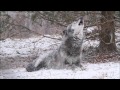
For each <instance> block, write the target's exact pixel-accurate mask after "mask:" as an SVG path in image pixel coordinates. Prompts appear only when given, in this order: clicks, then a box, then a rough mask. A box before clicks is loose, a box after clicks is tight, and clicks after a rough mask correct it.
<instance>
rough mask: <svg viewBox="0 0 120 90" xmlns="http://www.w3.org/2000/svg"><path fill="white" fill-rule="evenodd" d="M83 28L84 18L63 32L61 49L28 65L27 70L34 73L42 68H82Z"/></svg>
mask: <svg viewBox="0 0 120 90" xmlns="http://www.w3.org/2000/svg"><path fill="white" fill-rule="evenodd" d="M83 28H84V20H83V18H80V19H79V20H78V21H75V22H73V23H72V24H70V25H68V27H67V29H66V30H64V31H63V33H64V35H63V40H62V43H61V45H60V47H58V49H57V50H55V51H53V52H51V53H49V54H47V55H46V56H45V57H40V58H38V59H36V60H34V61H33V62H32V63H30V64H28V66H27V68H26V70H27V71H28V72H32V71H37V70H39V69H42V68H54V69H62V68H67V67H73V66H79V67H82V65H81V63H80V60H81V57H82V43H83Z"/></svg>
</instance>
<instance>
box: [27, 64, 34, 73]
mask: <svg viewBox="0 0 120 90" xmlns="http://www.w3.org/2000/svg"><path fill="white" fill-rule="evenodd" d="M26 70H27V71H28V72H32V71H35V70H36V68H35V67H34V65H33V64H28V66H27V67H26Z"/></svg>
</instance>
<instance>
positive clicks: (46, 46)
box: [0, 36, 120, 79]
mask: <svg viewBox="0 0 120 90" xmlns="http://www.w3.org/2000/svg"><path fill="white" fill-rule="evenodd" d="M54 37H55V38H58V37H60V36H54ZM60 43H61V41H59V40H55V39H51V38H47V37H33V38H28V39H9V38H8V39H6V40H4V41H0V56H9V57H14V56H22V55H23V56H24V55H28V56H29V55H31V53H33V52H34V53H36V52H37V51H39V53H42V54H44V53H45V52H44V51H46V52H48V51H50V50H54V49H56V48H57V47H58V46H59V45H60ZM98 44H99V41H95V40H90V41H84V47H85V48H88V47H90V46H93V47H97V46H98ZM83 66H84V67H85V70H81V69H80V68H76V69H75V70H68V69H61V70H54V69H42V70H39V71H36V72H27V71H26V70H25V68H20V67H17V68H16V69H4V70H2V69H0V79H120V62H108V63H96V64H92V63H83Z"/></svg>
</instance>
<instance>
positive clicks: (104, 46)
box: [99, 11, 116, 52]
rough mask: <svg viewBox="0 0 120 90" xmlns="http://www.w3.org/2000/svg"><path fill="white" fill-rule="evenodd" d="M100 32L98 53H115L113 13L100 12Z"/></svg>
mask: <svg viewBox="0 0 120 90" xmlns="http://www.w3.org/2000/svg"><path fill="white" fill-rule="evenodd" d="M101 14H102V18H101V23H102V24H101V31H100V34H99V36H100V45H99V51H100V52H114V51H116V43H115V23H114V14H115V11H102V12H101Z"/></svg>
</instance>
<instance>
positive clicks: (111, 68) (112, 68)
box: [0, 62, 120, 79]
mask: <svg viewBox="0 0 120 90" xmlns="http://www.w3.org/2000/svg"><path fill="white" fill-rule="evenodd" d="M84 67H85V68H86V69H85V70H81V69H80V68H77V69H75V70H67V69H63V70H54V69H49V70H47V69H42V70H39V71H36V72H26V70H25V68H17V69H8V70H0V78H1V79H120V67H119V63H113V62H109V63H100V64H90V63H87V64H84Z"/></svg>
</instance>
